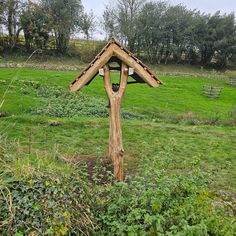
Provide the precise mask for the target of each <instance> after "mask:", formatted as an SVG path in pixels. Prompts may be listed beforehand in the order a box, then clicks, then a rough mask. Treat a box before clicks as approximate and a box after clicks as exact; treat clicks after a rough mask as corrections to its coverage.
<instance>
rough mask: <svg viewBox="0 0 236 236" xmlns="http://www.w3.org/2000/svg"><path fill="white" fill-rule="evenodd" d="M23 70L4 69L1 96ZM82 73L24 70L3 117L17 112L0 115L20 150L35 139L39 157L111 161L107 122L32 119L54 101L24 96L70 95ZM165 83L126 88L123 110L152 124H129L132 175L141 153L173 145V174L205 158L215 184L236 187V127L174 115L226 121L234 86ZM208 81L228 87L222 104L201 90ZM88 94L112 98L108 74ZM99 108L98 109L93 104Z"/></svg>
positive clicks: (125, 125)
mask: <svg viewBox="0 0 236 236" xmlns="http://www.w3.org/2000/svg"><path fill="white" fill-rule="evenodd" d="M17 71H18V70H17V69H1V71H0V84H1V87H0V94H3V92H4V91H5V89H6V87H7V86H8V84H9V82H10V81H11V79H12V78H14V76H15V75H16V73H17ZM77 75H78V72H76V71H73V72H66V71H45V70H36V69H29V68H28V69H27V68H25V69H22V70H21V71H20V72H18V75H17V77H15V79H16V80H15V82H14V83H13V85H12V87H11V88H10V90H9V93H8V94H7V96H6V99H5V102H4V104H3V107H2V108H1V112H6V113H7V114H9V115H10V116H9V117H6V118H0V128H1V136H2V137H6V138H7V139H9V140H11V141H17V142H19V143H18V146H19V150H20V151H23V152H25V153H27V152H28V149H29V142H32V144H30V145H31V146H32V152H33V153H41V154H42V155H52V153H54V154H55V152H57V153H59V154H60V155H65V156H73V155H78V156H83V155H89V156H94V157H100V156H101V157H105V156H106V154H107V147H108V132H109V131H108V128H109V127H108V119H107V118H103V119H102V118H101V119H98V118H96V119H95V118H85V117H84V118H80V117H78V118H57V117H45V116H35V115H31V113H30V110H32V109H35V108H37V107H40V106H42V105H43V104H45V103H46V104H47V98H42V97H39V96H36V94H35V92H32V93H28V94H27V93H26V94H24V93H22V92H21V91H22V90H23V89H25V88H27V87H28V86H29V85H28V84H27V81H34V82H38V83H40V85H42V86H49V87H51V88H61V89H64V90H65V91H66V90H68V85H69V83H70V82H71V81H72V80H73V78H75V77H76V76H77ZM114 76H115V75H114ZM161 80H162V81H163V82H164V85H163V86H161V87H159V88H157V89H153V88H150V87H148V86H147V85H145V84H138V85H129V86H128V88H127V92H126V95H125V98H124V102H123V107H124V109H125V110H126V111H128V112H133V113H135V114H138V115H144V116H145V121H142V120H141V121H139V120H124V121H123V135H124V146H125V149H126V153H125V165H126V167H127V168H128V173H129V171H131V173H133V172H135V168H136V166H137V164H138V162H139V159H140V158H141V157H142V156H148V157H152V156H156V155H158V153H162V152H165V150H166V148H171V153H172V155H175V156H176V165H175V166H170V171H173V172H176V171H177V172H178V171H181V168H182V166H185V168H186V163H187V164H188V163H191V162H192V161H193V160H199V161H200V164H201V166H202V168H203V169H206V171H209V173H215V180H214V183H213V185H214V186H218V187H219V188H226V189H234V190H235V189H236V186H235V182H236V181H235V173H236V169H235V158H236V152H235V146H236V128H235V127H228V126H222V127H221V126H204V125H198V126H188V125H184V124H173V122H172V123H169V121H170V119H169V117H171V118H176V117H178V116H180V115H181V114H183V113H189V112H192V113H193V114H196V115H197V116H198V117H199V119H210V118H211V117H214V115H215V112H216V111H217V112H218V116H220V118H221V119H222V121H223V120H224V119H226V118H227V116H228V113H229V112H230V111H231V110H232V108H233V107H235V106H236V103H235V101H236V92H235V88H231V87H229V86H227V85H226V84H225V82H224V81H223V80H215V81H214V80H208V79H206V78H190V77H168V76H162V77H161ZM206 83H210V84H217V85H221V86H224V89H223V93H222V96H221V97H220V99H216V100H211V99H209V98H206V97H203V96H202V95H201V87H202V85H203V84H206ZM35 90H36V91H37V89H35ZM82 93H83V94H86V95H87V96H88V97H96V98H100V99H104V101H106V95H105V91H104V88H103V83H102V78H101V77H97V78H96V79H95V80H94V81H93V82H92V83H91V84H90V86H88V87H85V88H83V91H82ZM59 102H60V101H59ZM61 102H63V101H61ZM96 105H97V104H94V107H96ZM78 106H79V104H78ZM51 121H56V122H58V124H59V125H58V126H55V127H54V126H50V124H51ZM31 136H32V137H31ZM29 139H32V140H31V141H29ZM55 147H56V149H57V150H56V151H55ZM55 155H56V154H55ZM160 156H161V155H160ZM187 166H188V165H187Z"/></svg>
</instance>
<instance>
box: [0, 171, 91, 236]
mask: <svg viewBox="0 0 236 236" xmlns="http://www.w3.org/2000/svg"><path fill="white" fill-rule="evenodd" d="M90 199H91V196H89V194H88V191H87V187H86V185H85V184H84V183H83V181H82V180H81V179H80V178H78V176H76V175H72V176H69V177H65V176H64V177H63V176H51V175H39V174H38V175H37V176H33V177H32V178H29V179H25V180H12V181H10V182H8V185H7V186H0V233H1V234H3V235H66V234H68V233H69V232H70V233H74V234H77V235H78V234H81V233H82V234H83V235H88V234H89V232H90V231H92V230H93V229H94V228H95V226H94V225H93V221H94V219H93V216H92V214H91V210H90V205H91V203H90Z"/></svg>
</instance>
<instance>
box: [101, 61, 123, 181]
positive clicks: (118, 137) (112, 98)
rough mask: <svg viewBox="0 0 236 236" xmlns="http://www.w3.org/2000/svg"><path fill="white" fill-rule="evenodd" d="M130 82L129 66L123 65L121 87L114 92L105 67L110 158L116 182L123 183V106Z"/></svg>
mask: <svg viewBox="0 0 236 236" xmlns="http://www.w3.org/2000/svg"><path fill="white" fill-rule="evenodd" d="M127 81H128V66H127V65H126V64H125V63H122V66H121V78H120V87H119V90H118V91H117V92H114V91H113V90H112V84H111V78H110V70H109V66H108V65H106V66H105V67H104V86H105V90H106V93H107V97H108V99H109V102H110V134H109V158H110V159H111V160H112V162H113V163H114V176H115V178H116V180H118V181H123V178H124V174H123V155H124V148H123V142H122V129H121V104H122V99H123V97H124V93H125V89H126V86H127Z"/></svg>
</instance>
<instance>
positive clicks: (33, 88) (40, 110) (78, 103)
mask: <svg viewBox="0 0 236 236" xmlns="http://www.w3.org/2000/svg"><path fill="white" fill-rule="evenodd" d="M25 85H26V87H25V88H23V89H22V90H21V93H23V94H34V95H36V96H37V97H39V98H41V99H42V101H43V104H42V105H41V106H40V107H37V108H34V109H32V110H31V111H30V113H31V114H33V115H45V116H51V117H78V116H80V117H108V116H109V114H108V112H109V110H108V108H107V101H106V100H105V99H102V98H97V97H94V96H87V95H85V94H83V93H81V92H80V93H76V94H75V93H70V92H68V91H66V90H64V89H59V88H52V87H48V86H39V85H38V83H33V82H31V83H27V84H25ZM122 116H123V118H125V119H140V118H142V117H141V116H139V115H137V114H134V113H130V112H126V111H123V112H122Z"/></svg>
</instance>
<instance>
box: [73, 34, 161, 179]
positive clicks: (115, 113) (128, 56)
mask: <svg viewBox="0 0 236 236" xmlns="http://www.w3.org/2000/svg"><path fill="white" fill-rule="evenodd" d="M114 62H116V63H118V65H119V67H117V66H112V65H113V64H112V63H114ZM111 70H119V71H120V82H119V84H112V82H111V78H110V71H111ZM97 74H99V75H100V76H102V77H103V80H104V87H105V90H106V93H107V97H108V100H109V109H110V132H109V154H108V156H109V158H110V159H111V161H112V162H113V163H114V176H115V178H116V179H117V180H118V181H122V180H123V179H124V173H123V155H124V149H123V143H122V129H121V105H122V100H123V97H124V93H125V89H126V87H127V84H132V83H147V84H148V85H149V86H151V87H158V86H159V85H160V84H162V82H161V81H160V80H159V79H158V78H157V77H156V76H155V75H154V74H153V73H152V72H151V70H150V69H149V68H148V67H147V66H146V65H145V64H144V63H143V62H141V61H140V60H138V59H137V58H136V57H135V56H134V55H133V54H132V53H131V52H130V51H129V50H128V49H127V48H125V47H123V46H122V45H121V44H120V43H119V42H117V41H116V40H115V39H114V38H112V39H111V40H110V41H109V42H108V44H107V45H106V46H105V47H104V48H103V49H102V51H101V52H100V53H99V54H98V55H97V56H96V57H95V59H94V60H93V61H92V62H91V63H90V64H89V65H88V66H87V67H86V68H85V69H84V70H83V71H82V72H81V74H80V76H79V77H78V78H76V79H75V80H74V81H73V82H72V83H71V85H70V89H71V90H72V91H77V90H80V89H81V88H82V87H83V86H85V85H88V84H89V83H90V82H91V81H92V80H93V79H94V78H95V77H96V75H97ZM128 76H131V77H132V78H133V79H134V81H129V82H128Z"/></svg>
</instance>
